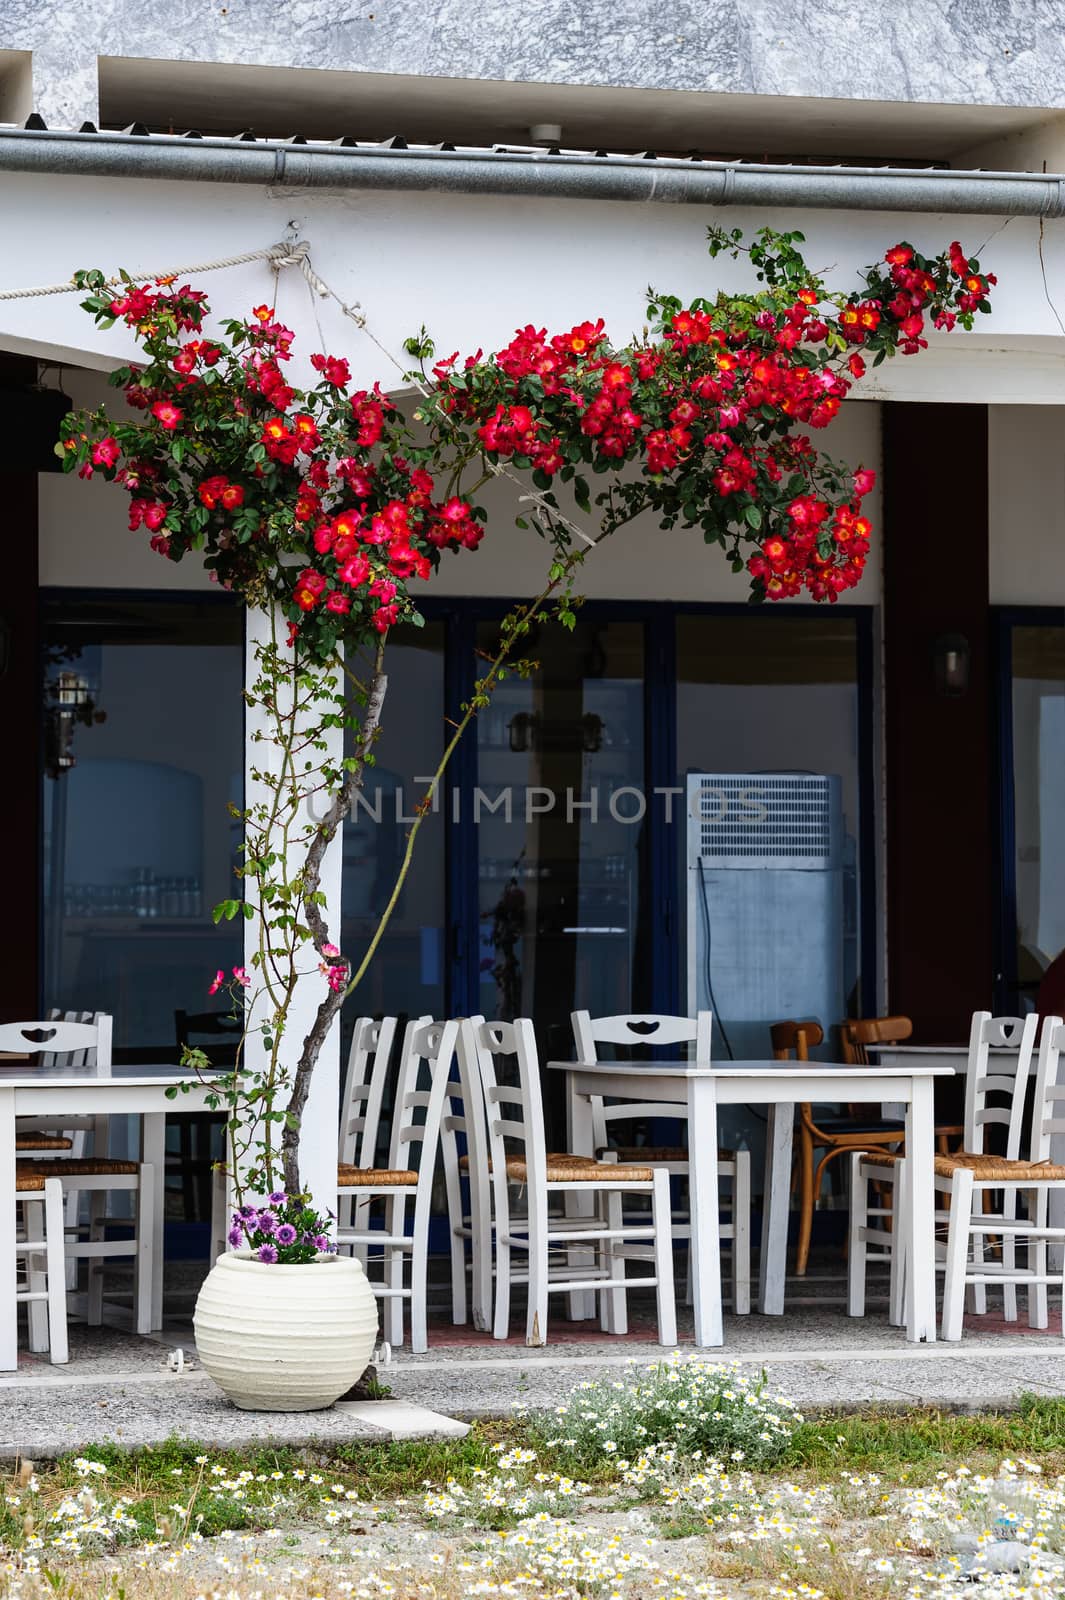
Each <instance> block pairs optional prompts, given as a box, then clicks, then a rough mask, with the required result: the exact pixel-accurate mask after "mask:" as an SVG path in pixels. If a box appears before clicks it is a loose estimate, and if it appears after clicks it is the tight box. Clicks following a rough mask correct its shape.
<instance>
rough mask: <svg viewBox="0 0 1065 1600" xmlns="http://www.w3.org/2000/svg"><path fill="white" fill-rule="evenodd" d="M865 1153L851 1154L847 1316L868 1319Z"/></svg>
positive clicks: (867, 1189) (867, 1195)
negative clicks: (866, 1295)
mask: <svg viewBox="0 0 1065 1600" xmlns="http://www.w3.org/2000/svg"><path fill="white" fill-rule="evenodd" d="M861 1165H862V1155H861V1151H859V1150H854V1151H852V1153H851V1206H850V1239H849V1249H848V1252H847V1315H848V1316H849V1317H864V1316H865V1258H866V1254H867V1250H868V1247H867V1243H866V1237H865V1234H866V1229H867V1228H868V1226H869V1218H868V1202H869V1184H868V1181H867V1180H866V1179H865V1178H863V1177H862V1172H861Z"/></svg>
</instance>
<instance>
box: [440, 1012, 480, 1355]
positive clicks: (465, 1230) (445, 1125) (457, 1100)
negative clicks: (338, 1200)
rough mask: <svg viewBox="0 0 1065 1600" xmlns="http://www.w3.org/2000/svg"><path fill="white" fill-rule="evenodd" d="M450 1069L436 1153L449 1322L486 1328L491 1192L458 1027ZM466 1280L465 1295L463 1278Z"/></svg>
mask: <svg viewBox="0 0 1065 1600" xmlns="http://www.w3.org/2000/svg"><path fill="white" fill-rule="evenodd" d="M455 1061H456V1068H455V1070H453V1071H452V1073H451V1076H450V1078H449V1079H448V1082H447V1088H446V1091H445V1096H444V1115H443V1120H442V1121H441V1124H440V1154H441V1158H442V1162H443V1168H444V1188H445V1192H446V1194H447V1216H448V1233H449V1236H450V1241H451V1320H452V1322H453V1323H454V1324H455V1326H456V1327H458V1326H461V1325H462V1324H463V1323H465V1322H466V1321H468V1320H469V1316H470V1314H471V1312H472V1316H473V1325H474V1327H475V1328H478V1329H480V1330H481V1331H482V1332H487V1331H488V1330H489V1329H490V1328H491V1326H492V1239H493V1235H492V1194H491V1178H490V1173H489V1159H488V1123H487V1118H486V1114H485V1104H484V1088H483V1085H482V1083H481V1071H480V1066H479V1064H478V1061H477V1056H476V1051H474V1052H472V1053H471V1050H470V1035H469V1031H468V1030H465V1029H462V1028H460V1029H459V1037H458V1047H457V1050H456V1056H455ZM467 1276H469V1279H470V1293H469V1296H467V1291H466V1279H467Z"/></svg>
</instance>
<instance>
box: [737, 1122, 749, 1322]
mask: <svg viewBox="0 0 1065 1600" xmlns="http://www.w3.org/2000/svg"><path fill="white" fill-rule="evenodd" d="M735 1160H736V1175H735V1177H734V1178H733V1180H732V1309H733V1311H734V1312H735V1313H736V1315H737V1316H739V1317H746V1316H748V1315H749V1314H750V1310H751V1152H750V1151H749V1150H737V1151H736V1156H735Z"/></svg>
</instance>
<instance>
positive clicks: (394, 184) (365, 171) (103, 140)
mask: <svg viewBox="0 0 1065 1600" xmlns="http://www.w3.org/2000/svg"><path fill="white" fill-rule="evenodd" d="M0 171H3V172H26V173H33V174H39V173H65V174H69V175H73V176H79V177H99V178H163V179H173V180H182V181H185V182H193V183H247V184H254V185H258V186H259V187H262V188H286V189H386V190H400V191H416V192H424V191H435V192H440V193H445V194H447V193H450V194H492V195H518V196H521V195H528V196H536V197H538V198H549V199H565V200H626V201H636V202H640V203H643V204H667V205H703V206H757V207H760V208H762V207H768V206H781V207H803V208H806V207H812V208H824V209H828V210H846V211H921V212H943V213H953V214H966V213H975V214H979V215H984V216H1005V217H1048V218H1052V217H1061V216H1065V177H1063V176H1059V175H1054V174H1048V173H1035V172H1009V173H999V172H954V171H949V170H943V169H941V168H933V169H927V170H922V169H912V170H911V169H902V168H891V167H839V166H825V167H816V166H769V165H759V164H756V163H750V164H748V163H745V162H742V161H736V162H724V161H703V160H700V159H698V158H692V159H688V160H686V159H679V158H672V157H669V158H661V159H660V158H658V157H654V156H650V155H646V156H638V155H636V156H633V155H610V154H606V153H600V154H595V153H592V152H581V151H560V152H554V151H544V150H508V149H505V148H503V149H501V148H496V149H462V148H460V149H450V148H438V147H435V146H429V147H414V148H409V147H406V146H404V145H403V144H402V141H396V142H395V143H393V144H389V145H357V144H354V143H353V142H352V141H350V140H345V141H339V142H337V143H324V142H323V143H317V142H307V141H304V140H296V141H292V142H286V141H274V140H250V139H229V138H206V139H205V138H201V137H200V136H198V135H189V134H186V135H175V134H148V133H142V132H140V131H137V132H133V133H111V132H98V131H96V130H95V129H94V130H92V131H84V132H79V133H74V132H65V131H60V130H51V129H44V128H39V127H29V128H0Z"/></svg>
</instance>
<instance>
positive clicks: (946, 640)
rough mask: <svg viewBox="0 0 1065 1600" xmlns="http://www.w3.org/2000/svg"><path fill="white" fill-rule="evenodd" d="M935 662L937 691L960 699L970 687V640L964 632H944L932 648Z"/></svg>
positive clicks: (949, 697) (948, 696)
mask: <svg viewBox="0 0 1065 1600" xmlns="http://www.w3.org/2000/svg"><path fill="white" fill-rule="evenodd" d="M932 659H933V662H934V664H935V674H936V693H937V694H941V695H945V696H946V697H947V698H948V699H954V700H956V699H958V698H959V697H960V696H961V695H963V694H965V693H966V691H967V690H968V688H969V665H970V660H971V652H970V650H969V641H968V639H967V638H966V637H965V635H964V634H962V633H942V634H940V636H939V638H938V639H937V640H936V642H935V645H934V646H933V649H932Z"/></svg>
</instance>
